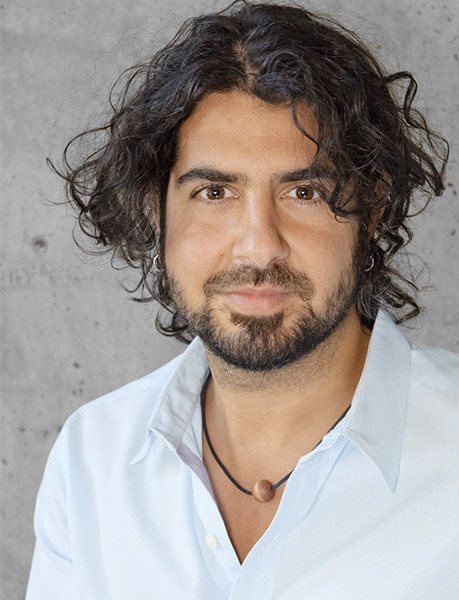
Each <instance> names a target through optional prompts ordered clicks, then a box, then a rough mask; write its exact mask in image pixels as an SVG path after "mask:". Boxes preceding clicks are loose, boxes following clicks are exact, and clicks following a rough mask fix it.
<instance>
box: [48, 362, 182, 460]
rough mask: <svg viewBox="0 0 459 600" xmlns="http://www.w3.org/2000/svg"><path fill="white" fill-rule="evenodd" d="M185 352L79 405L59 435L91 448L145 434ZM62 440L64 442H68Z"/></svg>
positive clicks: (129, 441)
mask: <svg viewBox="0 0 459 600" xmlns="http://www.w3.org/2000/svg"><path fill="white" fill-rule="evenodd" d="M183 356H184V353H182V354H180V355H178V356H177V357H176V358H174V359H173V360H171V361H170V362H168V363H166V364H165V365H163V366H162V367H160V368H159V369H156V370H155V371H153V372H152V373H149V374H148V375H145V376H144V377H141V378H140V379H137V380H135V381H132V382H130V383H128V384H126V385H124V386H122V387H121V388H118V389H116V390H114V391H112V392H110V393H108V394H105V395H104V396H101V397H100V398H97V399H96V400H92V401H91V402H88V403H87V404H84V405H83V406H81V407H80V408H79V409H78V410H77V411H75V412H74V413H73V414H72V415H71V416H70V417H69V418H68V419H67V421H66V422H65V424H64V427H63V428H62V431H61V433H60V435H59V438H60V441H61V443H64V444H65V442H67V444H68V445H69V447H73V448H75V447H79V448H82V447H84V448H86V449H88V450H89V449H90V448H93V449H94V447H95V446H97V447H99V446H105V447H110V446H112V444H117V445H118V446H120V445H123V443H124V444H126V450H127V451H130V450H128V447H129V446H131V445H132V451H133V450H134V449H135V447H137V446H138V445H139V442H140V441H141V440H142V439H143V438H144V437H145V433H146V431H147V427H148V423H149V419H150V416H151V414H152V412H153V410H154V408H155V406H156V404H157V401H158V399H159V397H160V395H161V392H162V390H163V389H164V387H165V386H166V385H167V383H168V381H169V379H170V378H171V377H172V376H173V374H174V373H175V372H176V370H177V369H178V368H179V367H180V364H181V362H182V361H183ZM67 444H65V445H67Z"/></svg>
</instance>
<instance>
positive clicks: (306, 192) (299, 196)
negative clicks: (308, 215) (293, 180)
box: [283, 184, 321, 204]
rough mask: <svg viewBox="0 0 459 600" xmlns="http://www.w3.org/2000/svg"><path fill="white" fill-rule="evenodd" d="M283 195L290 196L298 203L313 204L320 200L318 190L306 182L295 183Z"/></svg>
mask: <svg viewBox="0 0 459 600" xmlns="http://www.w3.org/2000/svg"><path fill="white" fill-rule="evenodd" d="M283 196H284V197H285V198H292V199H293V200H296V201H298V202H299V203H300V204H314V203H315V202H319V201H320V200H321V196H320V194H319V192H318V191H317V190H316V189H315V188H314V187H313V186H312V185H308V184H302V185H297V186H295V187H294V188H292V189H291V190H290V191H289V192H287V193H286V194H284V195H283Z"/></svg>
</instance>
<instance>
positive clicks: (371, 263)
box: [365, 254, 375, 273]
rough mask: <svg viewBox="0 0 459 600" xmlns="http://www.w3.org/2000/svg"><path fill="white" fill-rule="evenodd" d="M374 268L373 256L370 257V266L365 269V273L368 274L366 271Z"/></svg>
mask: <svg viewBox="0 0 459 600" xmlns="http://www.w3.org/2000/svg"><path fill="white" fill-rule="evenodd" d="M374 266H375V257H374V256H373V254H372V255H371V256H370V266H369V267H368V268H367V269H365V272H366V273H368V271H371V269H372V268H373V267H374Z"/></svg>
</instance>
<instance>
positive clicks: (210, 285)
mask: <svg viewBox="0 0 459 600" xmlns="http://www.w3.org/2000/svg"><path fill="white" fill-rule="evenodd" d="M262 285H265V286H270V287H274V288H279V290H280V291H283V292H287V293H289V294H296V295H297V296H299V297H300V298H301V299H302V300H304V301H309V300H310V299H311V298H312V296H313V295H314V292H315V287H314V284H313V282H312V281H311V279H310V278H309V277H308V276H307V275H306V274H305V273H300V272H297V271H292V270H291V269H290V268H289V267H287V265H285V264H282V263H275V264H274V265H272V266H271V267H267V268H259V267H254V266H250V265H237V266H235V267H233V268H232V269H230V270H229V271H221V272H219V273H216V274H215V275H212V277H210V278H209V279H208V280H207V281H206V283H205V285H204V293H205V295H206V297H207V298H210V297H212V296H213V295H214V294H216V293H218V292H227V291H231V290H233V289H235V288H240V287H242V286H254V287H256V286H262Z"/></svg>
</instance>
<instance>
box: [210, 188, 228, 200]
mask: <svg viewBox="0 0 459 600" xmlns="http://www.w3.org/2000/svg"><path fill="white" fill-rule="evenodd" d="M206 196H207V198H208V199H209V200H223V198H224V197H225V188H222V187H208V188H207V189H206Z"/></svg>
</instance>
